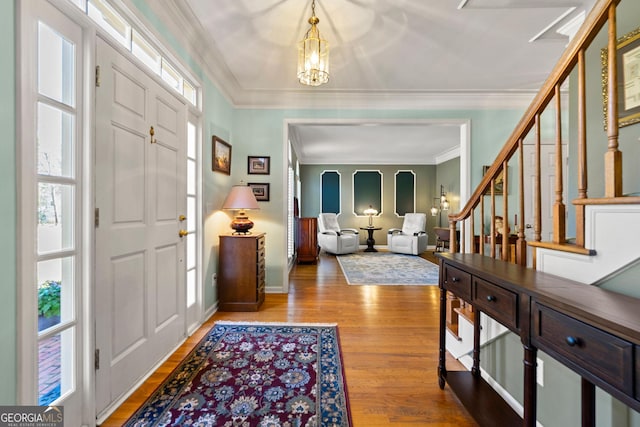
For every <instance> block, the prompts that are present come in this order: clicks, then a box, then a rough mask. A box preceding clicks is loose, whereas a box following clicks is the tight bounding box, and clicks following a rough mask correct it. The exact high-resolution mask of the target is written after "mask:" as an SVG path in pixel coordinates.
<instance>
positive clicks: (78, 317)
mask: <svg viewBox="0 0 640 427" xmlns="http://www.w3.org/2000/svg"><path fill="white" fill-rule="evenodd" d="M61 6H62V7H58V5H57V3H56V4H51V2H17V3H16V17H17V22H18V26H17V35H18V37H17V41H18V43H17V46H16V65H17V73H16V75H17V78H16V80H17V110H16V113H17V134H16V139H17V141H19V143H18V144H17V147H18V153H17V167H18V188H19V192H18V212H19V215H18V223H17V232H18V254H19V256H18V263H19V266H18V277H17V279H18V280H17V283H18V284H19V286H18V293H17V297H18V301H17V313H18V316H17V322H16V335H17V337H18V357H17V371H18V382H17V396H16V397H17V403H18V404H22V405H33V404H37V403H38V402H37V399H38V369H37V368H38V357H37V355H38V337H37V335H38V332H37V329H38V327H37V324H36V319H37V304H36V303H35V302H36V301H37V292H36V287H35V286H33V284H35V283H36V281H37V274H36V271H35V265H36V263H37V261H38V257H37V255H36V252H37V248H36V247H35V246H34V245H35V242H36V233H37V232H36V229H35V227H34V224H36V208H37V203H36V201H35V200H36V197H37V188H36V185H37V181H38V179H37V170H36V164H35V158H36V155H37V153H36V151H37V147H36V143H35V141H36V136H37V131H36V129H35V124H36V114H37V112H36V104H37V101H36V96H37V95H36V94H37V92H38V88H37V59H36V55H37V52H36V46H37V34H38V32H37V31H35V28H36V26H37V23H38V20H42V21H43V22H45V23H47V24H48V25H50V26H51V27H52V28H53V29H54V30H56V31H61V30H66V29H69V28H71V26H73V31H77V32H79V36H78V37H77V38H75V39H74V46H75V49H76V50H75V54H76V57H77V58H78V59H77V61H76V63H75V67H76V68H75V71H76V72H77V78H76V80H75V85H76V99H75V102H76V103H75V106H74V109H75V116H74V117H75V120H76V121H75V125H74V131H75V136H76V146H75V149H76V150H77V151H75V152H74V154H73V155H74V159H75V165H76V168H75V175H74V181H75V184H74V185H75V189H76V192H75V200H74V206H75V210H74V218H75V220H74V227H73V232H74V236H75V238H74V241H75V242H76V244H75V245H74V250H73V254H74V255H73V256H74V258H75V265H74V277H75V280H74V289H73V292H74V294H75V295H74V305H73V310H74V317H73V318H74V323H75V324H74V328H75V330H76V332H75V335H74V338H75V345H74V353H73V359H74V371H73V372H72V375H73V379H74V385H75V389H74V392H73V394H75V397H72V399H73V401H74V402H75V403H73V405H75V409H74V412H73V413H72V412H71V401H70V400H68V399H66V400H65V401H64V402H63V404H65V406H67V407H68V410H67V411H66V413H65V415H66V420H67V421H68V422H71V423H76V424H77V423H81V424H82V425H94V424H95V419H94V418H93V417H92V416H91V415H90V414H91V411H90V409H89V410H87V409H88V407H87V405H89V404H90V402H91V400H92V371H91V370H90V369H87V365H91V366H92V360H93V357H92V350H90V349H91V348H92V343H91V339H90V337H91V336H92V331H91V328H89V327H87V325H90V324H91V323H90V320H91V319H92V309H93V304H92V302H91V301H92V297H91V291H90V289H89V288H90V287H88V286H83V285H82V284H86V283H89V282H87V277H89V275H90V272H91V268H90V267H89V266H90V262H91V245H85V244H84V242H86V241H87V239H90V236H87V235H85V233H86V232H87V230H88V229H89V228H90V227H89V224H90V223H91V221H90V215H88V213H89V212H90V206H87V204H86V203H85V201H87V200H88V199H87V198H86V196H87V194H90V193H91V191H92V189H91V186H90V182H91V180H90V179H87V177H88V176H90V173H91V171H90V170H87V169H86V168H85V166H86V161H85V159H86V158H87V157H88V156H91V145H92V142H91V132H88V131H87V129H89V128H90V126H91V119H90V118H91V109H90V108H87V106H88V105H90V103H91V102H90V99H91V96H92V90H91V86H90V84H89V81H90V80H91V78H90V77H89V76H90V75H92V73H90V72H89V70H90V69H91V66H90V64H91V61H92V58H91V55H90V51H87V49H86V46H87V40H91V39H92V38H93V37H95V31H94V30H92V29H91V28H90V27H88V26H87V25H86V23H83V21H82V20H78V19H75V17H72V16H73V12H72V13H68V12H69V10H72V6H70V5H68V4H62V5H61ZM56 9H58V10H56ZM87 174H89V175H87ZM72 414H73V415H72ZM71 417H73V418H71Z"/></svg>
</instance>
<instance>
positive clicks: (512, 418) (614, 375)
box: [437, 253, 640, 427]
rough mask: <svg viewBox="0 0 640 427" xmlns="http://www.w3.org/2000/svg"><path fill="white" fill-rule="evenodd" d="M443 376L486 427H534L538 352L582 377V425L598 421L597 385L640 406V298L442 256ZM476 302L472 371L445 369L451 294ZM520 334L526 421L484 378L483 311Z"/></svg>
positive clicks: (475, 258)
mask: <svg viewBox="0 0 640 427" xmlns="http://www.w3.org/2000/svg"><path fill="white" fill-rule="evenodd" d="M437 256H438V257H439V258H440V344H439V363H438V376H439V384H440V387H441V388H444V386H445V383H446V384H448V385H449V386H450V387H451V390H452V391H453V392H454V393H455V394H456V395H457V396H458V398H459V399H460V401H461V402H462V404H463V405H464V406H465V407H466V408H467V410H468V411H469V413H470V414H471V415H472V416H473V417H474V418H475V419H476V421H477V422H478V424H480V425H482V426H496V425H500V426H502V425H504V426H507V425H508V426H515V425H524V426H531V427H533V426H535V425H536V401H537V394H536V389H537V388H536V356H537V351H538V350H542V351H544V352H545V353H546V354H548V355H550V356H551V357H553V358H554V359H555V360H557V361H559V362H560V363H562V364H563V365H565V366H567V367H568V368H570V369H572V370H573V371H575V372H576V373H578V374H579V375H580V376H581V377H582V387H581V402H582V425H583V426H593V425H595V386H598V387H600V388H602V389H603V390H605V391H606V392H608V393H610V394H611V395H612V396H614V397H616V398H617V399H619V400H620V401H622V402H623V403H625V404H626V405H628V406H630V407H631V408H633V409H634V410H636V411H638V410H640V357H639V356H638V354H639V353H638V352H639V351H640V311H639V310H638V307H640V299H637V298H632V297H629V296H625V295H621V294H618V293H615V292H610V291H606V290H604V289H600V288H598V287H596V286H590V285H585V284H582V283H578V282H574V281H571V280H568V279H564V278H562V277H558V276H555V275H551V274H546V273H543V272H539V271H536V270H532V269H527V268H524V267H522V266H519V265H515V264H510V263H507V262H504V261H500V260H496V259H493V258H490V257H486V256H483V255H479V254H457V253H456V254H451V253H439V254H438V255H437ZM449 292H450V293H452V294H454V295H455V296H457V297H459V298H461V299H463V300H465V301H466V302H468V303H470V304H471V305H473V307H474V350H473V367H472V368H471V372H453V371H451V372H447V369H446V365H445V356H446V348H445V346H446V301H447V293H449ZM481 312H482V313H485V314H486V315H488V316H489V317H491V318H493V319H495V320H496V321H498V322H500V323H501V324H502V325H504V326H506V327H507V328H509V330H511V331H512V332H514V333H516V334H518V335H519V336H520V341H521V343H522V347H523V353H524V357H523V358H522V360H523V365H524V371H523V375H524V390H523V397H524V404H523V407H524V419H523V418H520V416H519V415H518V414H516V413H515V412H514V411H513V410H512V409H511V408H510V407H509V406H508V405H507V404H506V403H505V402H504V401H503V400H502V399H501V397H500V396H499V395H498V394H497V393H496V392H495V391H494V389H493V388H492V387H490V386H489V385H488V384H487V383H486V382H485V380H484V379H482V377H481V376H480V313H481Z"/></svg>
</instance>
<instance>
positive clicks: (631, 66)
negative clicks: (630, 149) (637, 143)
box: [600, 28, 640, 129]
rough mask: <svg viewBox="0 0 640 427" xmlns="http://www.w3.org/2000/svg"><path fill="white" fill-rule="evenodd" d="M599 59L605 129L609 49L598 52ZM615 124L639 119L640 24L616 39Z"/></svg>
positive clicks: (607, 100)
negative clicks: (616, 108) (616, 89)
mask: <svg viewBox="0 0 640 427" xmlns="http://www.w3.org/2000/svg"><path fill="white" fill-rule="evenodd" d="M600 59H601V61H602V100H603V102H604V104H603V109H602V110H603V112H604V128H605V129H607V124H608V122H607V121H608V119H609V118H608V114H609V113H608V110H609V95H608V92H607V87H608V84H609V49H607V48H604V49H602V50H601V52H600ZM616 63H617V68H618V127H623V126H628V125H632V124H634V123H639V122H640V28H637V29H635V30H633V31H631V32H630V33H627V34H625V35H624V36H622V37H620V38H619V39H618V40H617V46H616Z"/></svg>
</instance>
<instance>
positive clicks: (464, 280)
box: [443, 264, 471, 301]
mask: <svg viewBox="0 0 640 427" xmlns="http://www.w3.org/2000/svg"><path fill="white" fill-rule="evenodd" d="M443 286H444V288H445V289H447V290H448V291H451V292H453V293H454V294H456V296H458V297H460V298H462V299H465V300H467V301H471V274H469V273H467V272H465V271H462V270H458V269H457V268H455V267H451V266H450V265H447V264H445V265H444V283H443Z"/></svg>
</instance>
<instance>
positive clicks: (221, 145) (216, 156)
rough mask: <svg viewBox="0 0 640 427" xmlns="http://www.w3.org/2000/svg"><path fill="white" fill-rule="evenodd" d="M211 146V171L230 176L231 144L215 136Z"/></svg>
mask: <svg viewBox="0 0 640 427" xmlns="http://www.w3.org/2000/svg"><path fill="white" fill-rule="evenodd" d="M212 144H213V149H212V157H213V163H212V164H213V170H214V171H216V172H222V173H226V174H227V175H231V144H229V143H227V142H225V141H223V140H222V139H220V138H218V137H217V136H215V135H214V136H213V138H212Z"/></svg>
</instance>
